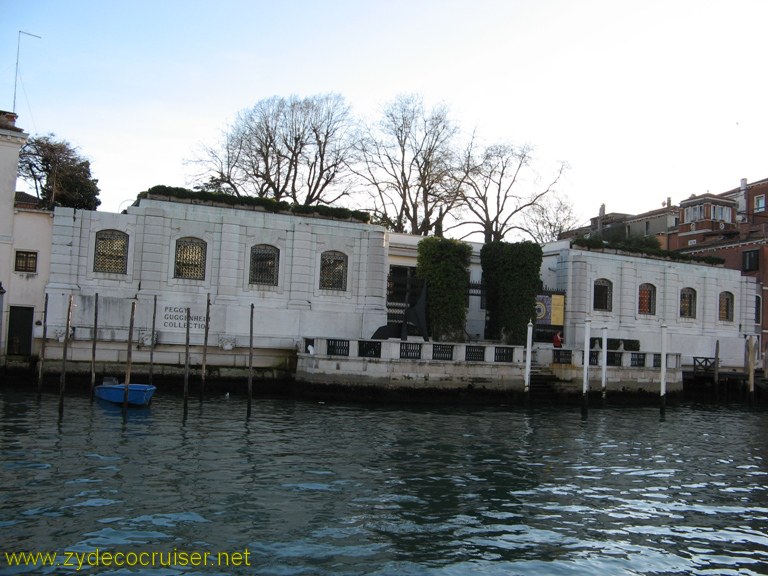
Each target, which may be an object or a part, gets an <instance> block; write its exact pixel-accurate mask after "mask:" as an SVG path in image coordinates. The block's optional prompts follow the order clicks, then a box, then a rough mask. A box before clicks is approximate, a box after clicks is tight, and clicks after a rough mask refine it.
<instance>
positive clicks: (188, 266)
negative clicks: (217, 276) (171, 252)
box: [173, 238, 207, 280]
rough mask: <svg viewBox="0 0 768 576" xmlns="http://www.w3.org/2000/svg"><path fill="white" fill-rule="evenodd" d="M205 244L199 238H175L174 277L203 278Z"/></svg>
mask: <svg viewBox="0 0 768 576" xmlns="http://www.w3.org/2000/svg"><path fill="white" fill-rule="evenodd" d="M206 248H207V245H206V243H205V242H204V241H203V240H200V239H199V238H179V239H178V240H176V261H175V262H176V264H175V266H174V270H173V277H174V278H184V279H187V280H205V256H206Z"/></svg>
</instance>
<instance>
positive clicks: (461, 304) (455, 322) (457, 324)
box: [416, 237, 472, 342]
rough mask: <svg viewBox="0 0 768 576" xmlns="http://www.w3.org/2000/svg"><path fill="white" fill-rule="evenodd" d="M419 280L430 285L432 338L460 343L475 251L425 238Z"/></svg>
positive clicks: (454, 242) (420, 247)
mask: <svg viewBox="0 0 768 576" xmlns="http://www.w3.org/2000/svg"><path fill="white" fill-rule="evenodd" d="M417 250H418V254H417V260H416V276H417V277H419V278H421V279H423V280H424V281H425V282H426V284H427V304H428V306H427V318H428V322H429V330H430V333H431V335H432V338H434V339H435V340H438V341H452V342H461V341H463V340H464V334H465V332H464V325H465V323H466V320H467V292H468V289H469V264H470V258H471V256H472V247H471V246H469V245H468V244H465V243H464V242H460V241H458V240H450V239H447V238H437V237H429V238H424V239H423V240H422V241H421V242H419V245H418V249H417Z"/></svg>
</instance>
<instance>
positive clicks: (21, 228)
mask: <svg viewBox="0 0 768 576" xmlns="http://www.w3.org/2000/svg"><path fill="white" fill-rule="evenodd" d="M27 137H28V134H25V133H24V132H23V131H22V130H20V129H19V128H17V127H16V115H15V114H12V113H10V112H3V111H0V286H2V290H0V292H3V291H4V294H2V295H0V364H2V363H4V362H5V356H6V353H7V354H8V355H11V356H16V355H18V356H22V357H28V356H30V355H32V354H35V353H37V348H36V347H35V343H34V342H33V338H32V332H33V326H34V323H35V322H41V321H42V314H43V312H42V311H43V306H44V298H45V296H44V294H45V284H46V282H47V281H48V269H49V256H50V252H51V216H52V214H51V213H50V212H48V211H43V210H38V209H36V208H34V203H33V204H32V205H30V204H29V203H24V202H16V201H15V200H16V196H17V195H16V192H15V190H16V172H17V168H18V161H19V150H20V149H21V147H22V146H23V145H24V143H25V142H26V140H27Z"/></svg>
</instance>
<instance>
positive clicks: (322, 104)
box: [196, 94, 353, 205]
mask: <svg viewBox="0 0 768 576" xmlns="http://www.w3.org/2000/svg"><path fill="white" fill-rule="evenodd" d="M352 129H353V120H352V115H351V112H350V108H349V106H348V105H347V104H346V102H345V101H344V99H343V98H342V97H341V96H340V95H338V94H326V95H320V96H312V97H308V98H303V99H302V98H298V97H296V96H292V97H290V98H282V97H277V96H274V97H272V98H267V99H265V100H261V101H259V102H258V103H257V104H256V105H255V106H254V107H253V108H251V109H249V110H244V111H242V112H240V114H239V115H238V116H237V118H236V119H235V121H234V122H233V124H232V126H231V127H230V128H229V129H228V130H227V131H226V132H225V133H224V135H223V138H222V142H221V143H220V144H219V145H218V146H211V147H206V148H204V149H203V151H202V154H201V156H200V157H199V158H198V159H197V160H196V161H197V162H198V163H200V164H201V165H202V166H203V167H204V171H203V173H202V174H200V175H199V178H198V180H199V181H200V182H201V183H202V184H201V187H203V188H206V189H214V190H219V191H222V192H230V193H232V194H235V195H237V196H259V197H269V198H274V199H275V200H291V201H292V202H294V203H296V204H304V205H312V204H332V203H334V202H336V201H337V200H338V199H339V198H341V197H343V196H345V195H347V194H348V192H349V187H348V186H346V185H345V183H344V182H343V180H344V177H345V175H346V167H347V163H348V162H347V161H348V156H349V154H350V152H351V151H352Z"/></svg>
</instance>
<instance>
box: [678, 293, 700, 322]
mask: <svg viewBox="0 0 768 576" xmlns="http://www.w3.org/2000/svg"><path fill="white" fill-rule="evenodd" d="M680 318H696V290H694V289H693V288H683V289H682V290H680Z"/></svg>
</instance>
